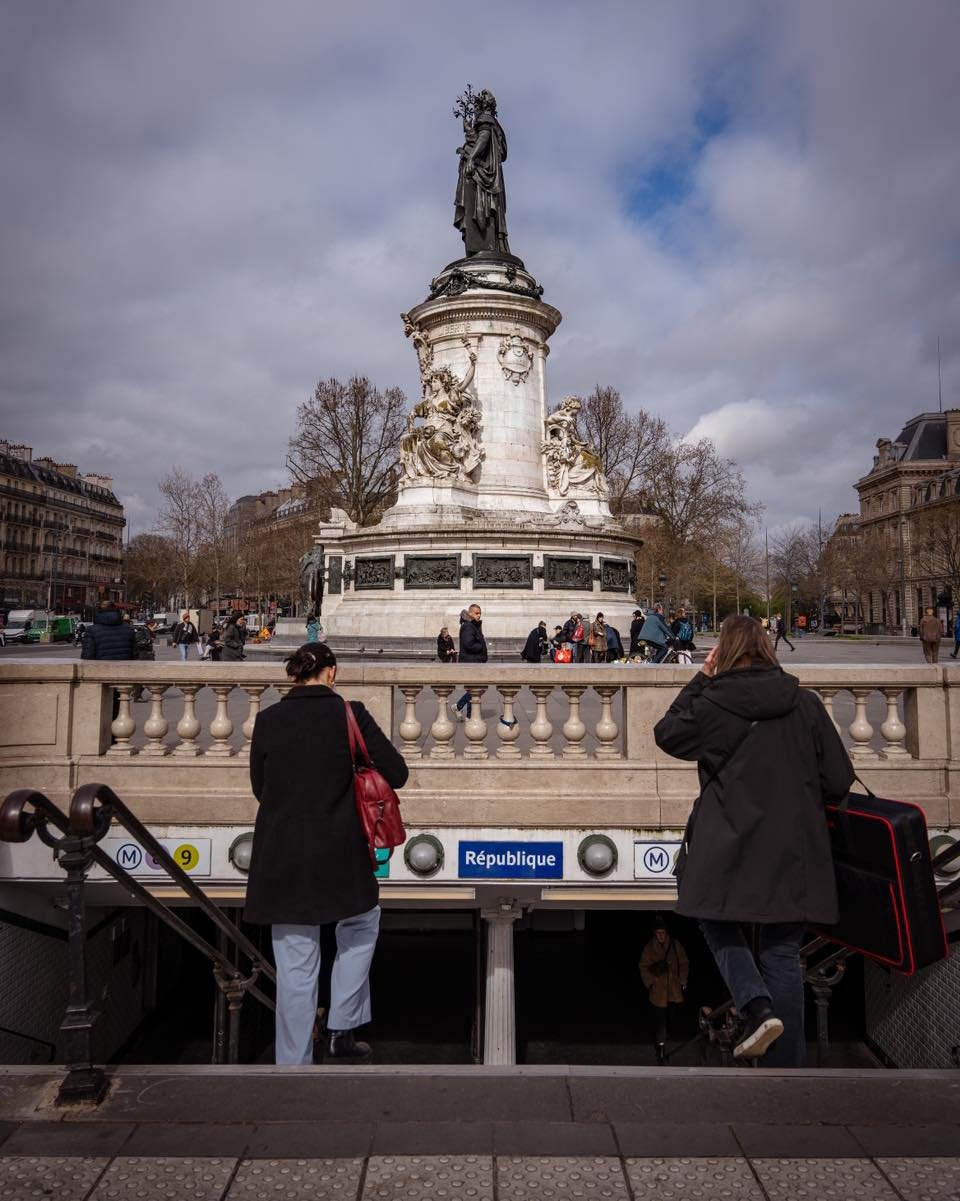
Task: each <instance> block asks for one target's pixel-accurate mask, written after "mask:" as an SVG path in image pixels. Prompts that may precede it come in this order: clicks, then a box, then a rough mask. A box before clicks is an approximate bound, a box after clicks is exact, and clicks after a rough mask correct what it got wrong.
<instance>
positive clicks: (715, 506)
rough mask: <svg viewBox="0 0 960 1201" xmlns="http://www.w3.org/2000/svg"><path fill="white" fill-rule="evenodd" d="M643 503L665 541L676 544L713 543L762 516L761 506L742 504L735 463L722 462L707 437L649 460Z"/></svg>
mask: <svg viewBox="0 0 960 1201" xmlns="http://www.w3.org/2000/svg"><path fill="white" fill-rule="evenodd" d="M646 500H647V504H648V507H649V509H650V511H651V512H652V513H654V514H655V515H656V516H657V517H658V518H659V519H660V522H661V524H662V526H663V529H664V531H665V533H666V535H667V538H668V540H669V542H671V543H672V544H674V545H677V546H682V545H684V544H685V543H687V542H691V541H699V542H701V543H705V542H706V541H707V540H708V539H710V540H713V539H716V538H718V537H719V535H720V533H721V531H722V530H725V529H728V528H729V527H730V526H731V525H732V524H736V523H737V522H739V521H741V520H749V519H750V518H751V517H753V518H754V519H756V518H757V517H759V514H760V512H761V506H760V505H758V504H751V503H750V501H748V500H747V489H746V484H745V483H744V479H743V476H742V475H741V473H740V469H739V468H738V467H737V465H736V463H735V462H734V461H733V460H732V459H724V458H721V456H720V455H719V454H718V453H717V448H716V446H715V445H714V444H713V442H712V441H711V440H710V439H709V438H701V440H700V441H699V442H675V443H668V444H665V445H664V446H663V447H662V449H661V450H660V451H659V453H658V454H656V455H655V456H654V461H653V463H652V465H651V471H650V475H649V479H648V484H647V488H646Z"/></svg>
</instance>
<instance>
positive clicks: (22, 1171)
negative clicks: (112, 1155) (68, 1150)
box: [0, 1155, 110, 1201]
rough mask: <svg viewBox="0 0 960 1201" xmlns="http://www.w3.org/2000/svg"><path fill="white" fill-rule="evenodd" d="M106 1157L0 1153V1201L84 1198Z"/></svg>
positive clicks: (107, 1161) (61, 1200) (68, 1200)
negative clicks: (16, 1155)
mask: <svg viewBox="0 0 960 1201" xmlns="http://www.w3.org/2000/svg"><path fill="white" fill-rule="evenodd" d="M109 1162H110V1160H109V1159H78V1158H76V1157H73V1156H71V1157H70V1158H61V1157H60V1156H45V1155H37V1156H22V1157H20V1156H18V1157H8V1156H3V1157H0V1197H2V1198H3V1201H33V1198H38V1199H39V1198H46V1197H50V1198H55V1201H84V1199H85V1198H86V1197H87V1196H88V1195H89V1193H90V1189H91V1188H92V1187H93V1185H94V1184H96V1182H97V1180H98V1179H99V1178H100V1176H101V1175H102V1173H103V1172H104V1170H105V1169H106V1167H107V1165H108V1164H109Z"/></svg>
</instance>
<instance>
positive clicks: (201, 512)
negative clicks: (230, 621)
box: [194, 472, 230, 604]
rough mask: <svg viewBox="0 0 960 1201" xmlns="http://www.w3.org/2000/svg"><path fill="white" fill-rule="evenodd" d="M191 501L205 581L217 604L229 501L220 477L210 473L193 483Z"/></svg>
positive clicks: (225, 543)
mask: <svg viewBox="0 0 960 1201" xmlns="http://www.w3.org/2000/svg"><path fill="white" fill-rule="evenodd" d="M194 499H195V504H196V511H197V521H198V522H199V527H200V528H199V539H200V552H201V555H202V565H203V568H204V571H203V575H205V576H206V577H207V578H206V580H205V581H204V582H205V583H207V584H208V585H210V584H212V589H213V595H214V598H215V600H216V603H217V604H219V602H220V584H221V575H222V572H223V568H224V563H225V560H226V555H227V538H226V520H227V510H228V508H229V506H230V500H229V498H228V497H227V494H226V492H225V491H224V489H223V484H221V482H220V477H219V476H218V475H215V474H214V473H213V472H210V473H209V474H207V475H205V476H204V477H203V479H201V480H198V481H197V483H196V484H194Z"/></svg>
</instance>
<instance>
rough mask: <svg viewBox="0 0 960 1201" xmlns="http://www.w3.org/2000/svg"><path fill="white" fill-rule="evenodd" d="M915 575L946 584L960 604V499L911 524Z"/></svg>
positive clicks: (942, 505)
mask: <svg viewBox="0 0 960 1201" xmlns="http://www.w3.org/2000/svg"><path fill="white" fill-rule="evenodd" d="M911 526H912V529H911V534H910V542H911V546H912V549H913V566H914V571H913V574H915V575H918V576H925V577H926V578H927V579H929V580H930V581H931V583H936V584H944V585H946V586H947V587H948V588H949V589H950V591H951V592H952V594H953V603H954V606H955V607H956V606H957V605H958V604H960V499H956V500H952V501H950V502H949V503H947V504H938V505H936V506H933V507H931V508H929V509H926V510H924V511H923V512H920V513H918V514H917V515H916V516H915V517H914V518H913V521H912V522H911Z"/></svg>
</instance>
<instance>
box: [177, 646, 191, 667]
mask: <svg viewBox="0 0 960 1201" xmlns="http://www.w3.org/2000/svg"><path fill="white" fill-rule="evenodd" d="M177 649H178V650H179V651H180V658H181V659H182V660H183V661H184V663H186V661H187V659H188V658H189V657H190V643H189V642H178V643H177Z"/></svg>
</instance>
